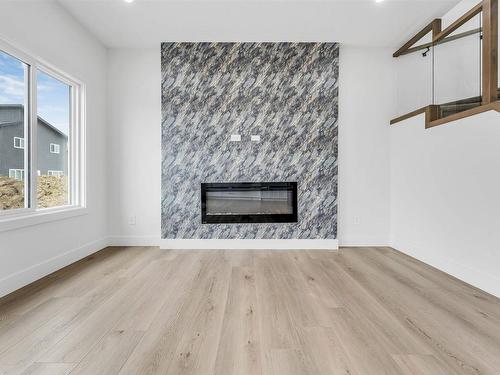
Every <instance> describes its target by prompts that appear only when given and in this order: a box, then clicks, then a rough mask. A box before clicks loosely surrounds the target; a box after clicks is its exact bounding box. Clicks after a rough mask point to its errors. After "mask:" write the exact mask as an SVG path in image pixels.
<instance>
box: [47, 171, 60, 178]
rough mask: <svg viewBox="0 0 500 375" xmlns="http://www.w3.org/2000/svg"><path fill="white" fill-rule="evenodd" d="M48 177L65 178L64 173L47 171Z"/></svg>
mask: <svg viewBox="0 0 500 375" xmlns="http://www.w3.org/2000/svg"><path fill="white" fill-rule="evenodd" d="M47 176H53V177H62V176H64V172H63V171H47Z"/></svg>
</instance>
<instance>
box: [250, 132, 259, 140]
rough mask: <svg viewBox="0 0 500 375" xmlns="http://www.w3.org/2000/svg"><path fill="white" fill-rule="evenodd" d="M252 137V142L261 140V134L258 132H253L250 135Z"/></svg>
mask: <svg viewBox="0 0 500 375" xmlns="http://www.w3.org/2000/svg"><path fill="white" fill-rule="evenodd" d="M250 139H251V140H252V142H260V135H258V134H255V135H254V134H252V136H251V137H250Z"/></svg>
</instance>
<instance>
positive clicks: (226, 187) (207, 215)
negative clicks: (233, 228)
mask: <svg viewBox="0 0 500 375" xmlns="http://www.w3.org/2000/svg"><path fill="white" fill-rule="evenodd" d="M201 222H202V223H203V224H229V223H296V222H297V183H296V182H235V183H202V184H201Z"/></svg>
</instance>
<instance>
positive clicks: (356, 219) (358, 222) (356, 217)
mask: <svg viewBox="0 0 500 375" xmlns="http://www.w3.org/2000/svg"><path fill="white" fill-rule="evenodd" d="M354 224H355V225H359V224H361V218H360V217H359V216H354Z"/></svg>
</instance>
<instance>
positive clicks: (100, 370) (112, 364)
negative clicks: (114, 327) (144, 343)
mask: <svg viewBox="0 0 500 375" xmlns="http://www.w3.org/2000/svg"><path fill="white" fill-rule="evenodd" d="M143 335H144V332H140V331H112V332H109V333H108V334H107V335H106V336H105V337H104V338H103V340H101V341H99V343H98V344H97V345H95V346H94V347H93V348H92V349H91V351H90V352H89V353H88V354H87V355H86V356H85V357H84V358H83V360H82V361H81V362H80V363H79V364H78V365H77V366H76V367H75V369H74V370H73V371H71V375H90V374H92V375H114V374H117V373H118V372H119V371H120V369H121V368H122V366H123V364H124V363H125V361H126V360H127V359H128V357H129V356H130V353H132V351H133V350H134V348H135V347H136V345H137V344H138V343H139V341H140V339H141V338H142V336H143Z"/></svg>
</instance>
